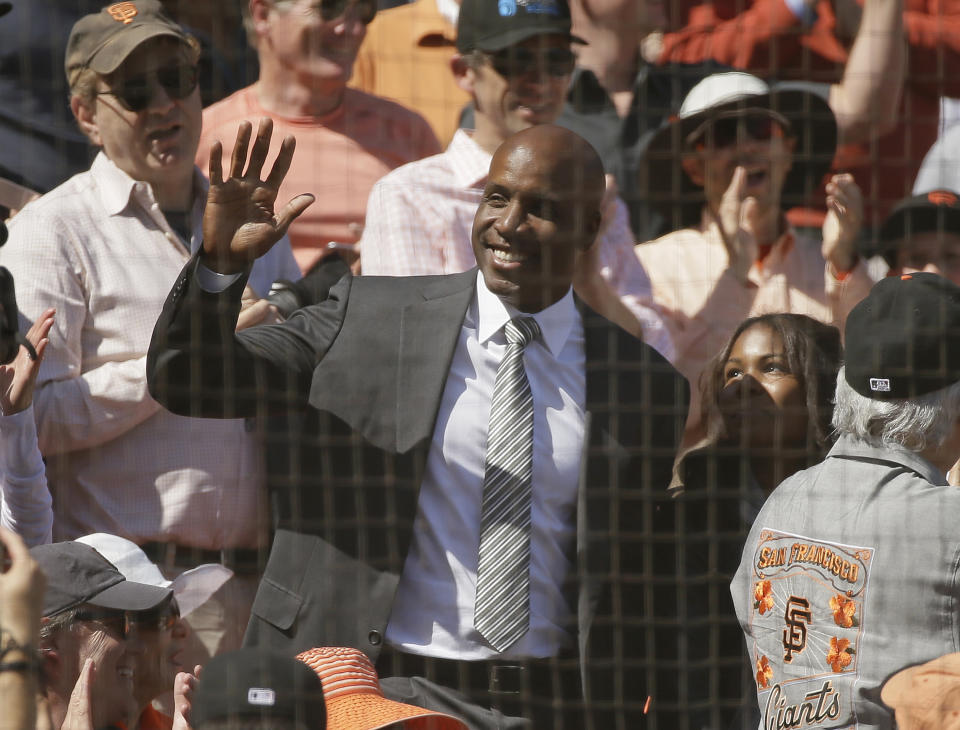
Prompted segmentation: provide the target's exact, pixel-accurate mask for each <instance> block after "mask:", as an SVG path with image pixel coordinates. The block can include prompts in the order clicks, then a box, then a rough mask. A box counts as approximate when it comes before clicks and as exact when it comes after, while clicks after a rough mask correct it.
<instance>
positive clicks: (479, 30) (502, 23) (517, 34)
mask: <svg viewBox="0 0 960 730" xmlns="http://www.w3.org/2000/svg"><path fill="white" fill-rule="evenodd" d="M548 33H560V34H562V35H566V36H570V6H569V5H568V4H567V0H462V2H461V3H460V14H459V15H458V16H457V50H458V51H459V52H460V53H468V52H469V51H500V50H503V49H504V48H509V47H510V46H513V45H516V44H517V43H520V42H521V41H525V40H526V39H527V38H532V37H533V36H538V35H546V34H548ZM571 40H573V37H572V36H571Z"/></svg>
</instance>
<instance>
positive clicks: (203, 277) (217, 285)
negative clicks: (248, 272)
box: [196, 262, 243, 294]
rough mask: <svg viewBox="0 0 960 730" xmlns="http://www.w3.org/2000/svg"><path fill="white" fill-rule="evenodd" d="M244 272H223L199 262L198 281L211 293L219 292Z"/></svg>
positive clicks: (227, 287)
mask: <svg viewBox="0 0 960 730" xmlns="http://www.w3.org/2000/svg"><path fill="white" fill-rule="evenodd" d="M241 276H243V274H221V273H219V272H217V271H214V270H213V269H208V268H207V267H206V266H204V265H203V263H202V262H200V263H198V264H197V273H196V277H197V283H198V284H199V285H200V288H201V289H203V290H204V291H205V292H207V293H209V294H219V293H220V292H224V291H226V290H227V289H229V288H230V285H231V284H233V283H234V282H235V281H236V280H237V279H239V278H240V277H241Z"/></svg>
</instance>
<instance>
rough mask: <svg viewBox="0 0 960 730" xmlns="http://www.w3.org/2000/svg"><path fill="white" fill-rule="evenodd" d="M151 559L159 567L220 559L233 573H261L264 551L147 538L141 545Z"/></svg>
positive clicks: (188, 564) (181, 566)
mask: <svg viewBox="0 0 960 730" xmlns="http://www.w3.org/2000/svg"><path fill="white" fill-rule="evenodd" d="M140 549H141V550H143V552H144V553H146V556H147V557H148V558H150V560H152V561H153V562H154V563H156V564H157V565H159V566H160V567H161V568H166V569H168V570H169V569H172V568H196V567H197V566H198V565H204V564H206V563H219V564H220V565H222V566H224V567H225V568H230V570H232V571H233V572H234V573H238V574H241V575H250V574H254V573H262V572H263V566H264V565H266V561H267V555H266V551H263V552H261V551H260V550H258V549H257V548H224V549H223V550H204V549H203V548H197V547H188V546H186V545H177V544H176V543H173V542H148V543H144V544H143V545H141V546H140Z"/></svg>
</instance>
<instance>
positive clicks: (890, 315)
mask: <svg viewBox="0 0 960 730" xmlns="http://www.w3.org/2000/svg"><path fill="white" fill-rule="evenodd" d="M845 334H846V338H845V346H844V356H845V369H844V376H845V377H846V380H847V383H849V384H850V387H852V388H853V389H854V390H856V391H857V392H858V393H860V395H863V396H866V397H867V398H873V399H877V400H889V399H897V398H914V397H916V396H920V395H924V394H925V393H932V392H933V391H936V390H940V389H941V388H946V387H948V386H950V385H952V384H953V383H955V382H957V381H958V380H960V287H958V286H956V285H955V284H953V283H951V282H950V281H948V280H947V279H944V278H943V277H941V276H937V275H936V274H928V273H915V274H903V275H902V276H891V277H889V278H886V279H883V280H882V281H880V282H878V283H877V284H876V285H874V287H873V289H871V290H870V293H869V294H868V295H867V297H866V299H864V300H863V301H861V302H860V303H859V304H857V306H856V307H854V308H853V310H852V311H851V312H850V315H849V316H848V317H847V324H846V332H845Z"/></svg>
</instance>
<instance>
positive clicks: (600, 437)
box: [147, 259, 687, 727]
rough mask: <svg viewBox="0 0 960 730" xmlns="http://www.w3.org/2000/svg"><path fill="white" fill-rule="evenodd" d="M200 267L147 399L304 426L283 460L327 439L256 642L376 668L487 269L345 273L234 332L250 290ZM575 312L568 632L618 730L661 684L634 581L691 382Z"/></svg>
mask: <svg viewBox="0 0 960 730" xmlns="http://www.w3.org/2000/svg"><path fill="white" fill-rule="evenodd" d="M195 266H196V259H194V260H193V261H191V262H190V264H188V265H187V267H186V268H185V269H184V271H183V272H182V273H181V276H180V277H179V279H178V280H177V282H176V284H175V285H174V288H173V290H172V291H171V293H170V296H169V298H168V300H167V302H166V304H165V306H164V310H163V313H162V315H161V317H160V320H159V321H158V323H157V327H156V330H155V331H154V335H153V342H152V343H151V347H150V352H149V356H148V365H147V369H148V379H149V384H150V392H151V394H152V395H153V396H154V398H156V399H157V400H158V401H160V402H161V403H162V404H164V405H165V406H166V407H167V408H169V409H170V410H172V411H174V412H176V413H180V414H184V415H194V416H204V417H238V416H253V415H259V416H261V417H263V418H267V419H269V418H272V417H274V416H276V415H277V414H290V413H300V414H302V416H301V417H300V418H301V420H300V421H298V420H297V418H291V417H290V416H289V415H285V416H283V418H284V419H285V421H286V424H287V425H286V428H285V429H283V430H281V432H280V433H279V436H278V437H277V439H276V441H275V443H274V444H273V446H274V450H276V449H277V448H279V449H280V450H282V449H283V448H284V447H285V445H286V444H290V443H294V442H296V441H297V438H296V436H302V434H303V433H304V432H305V427H304V426H303V421H304V420H310V419H312V420H313V425H312V427H311V428H310V429H306V430H310V432H311V433H315V434H317V436H316V438H317V440H316V442H315V444H314V446H315V448H306V449H303V448H296V449H291V451H290V453H289V454H287V464H286V466H285V469H284V470H283V472H284V474H285V477H284V478H283V479H281V480H279V482H284V481H285V484H283V483H277V484H275V488H274V489H273V492H272V499H273V501H274V509H275V511H276V513H277V527H278V530H277V533H276V537H275V540H274V544H273V549H272V552H271V556H270V559H269V562H268V564H267V568H266V571H265V575H264V579H263V581H262V583H261V586H260V589H259V592H258V594H257V598H256V601H255V603H254V606H253V614H254V616H253V618H252V620H251V625H250V627H249V629H248V633H247V642H248V643H253V642H257V643H266V644H270V645H274V646H277V647H283V648H285V649H287V650H295V651H298V650H302V649H305V648H308V647H312V646H336V645H344V646H353V647H357V648H360V649H362V650H364V651H365V652H366V653H367V654H368V655H370V656H371V658H372V659H373V660H374V661H375V660H376V657H377V655H378V653H379V650H380V647H381V644H382V640H383V632H384V630H385V627H386V625H387V621H388V619H389V616H390V609H391V602H392V598H393V594H394V591H395V589H396V586H397V583H398V580H399V575H400V572H401V570H402V567H403V563H404V559H405V557H406V553H407V548H408V546H409V544H410V537H411V532H412V526H413V520H414V516H415V514H416V506H417V495H418V490H419V485H420V481H421V477H422V474H423V469H424V464H425V460H426V454H427V450H428V448H429V445H430V440H431V438H432V433H433V427H434V420H435V418H436V414H437V410H438V408H439V404H440V399H441V396H442V394H443V390H444V386H445V383H446V379H447V372H448V370H449V367H450V362H451V360H452V357H453V353H454V349H455V347H456V344H457V341H458V338H459V335H460V329H461V325H462V322H463V318H464V315H465V313H466V310H467V307H468V306H469V304H470V301H471V298H472V297H473V294H474V289H475V280H476V270H472V271H469V272H465V273H463V274H455V275H451V276H429V277H402V278H392V277H358V278H352V277H349V276H348V277H346V278H344V279H343V280H342V281H341V282H339V283H338V284H337V285H336V286H335V287H334V288H333V289H332V290H331V292H330V297H329V298H328V299H327V300H325V301H324V302H322V303H320V304H317V305H314V306H310V307H307V308H304V309H302V310H300V311H299V312H297V313H296V314H295V315H294V316H292V317H291V318H290V319H289V320H288V321H287V322H286V323H285V324H284V325H280V326H270V327H257V328H253V329H252V330H249V331H246V332H242V333H240V334H238V335H236V336H234V334H233V324H234V322H235V321H236V313H237V311H238V310H239V305H240V295H241V292H242V289H243V281H242V280H241V281H238V282H236V283H235V284H234V285H233V286H232V287H230V289H228V290H227V291H226V292H224V293H223V294H220V295H216V294H209V293H206V292H203V291H202V290H201V289H200V287H199V286H197V285H196V283H195V282H194V274H193V272H194V268H195ZM578 306H580V310H581V312H582V316H583V323H584V336H585V348H586V362H587V366H586V370H587V372H586V408H587V411H588V423H589V435H588V438H587V439H586V443H585V457H586V458H585V459H584V462H583V464H582V467H581V469H582V479H581V486H580V490H579V496H578V509H577V525H576V527H577V554H576V556H575V558H574V563H573V564H574V565H575V566H576V575H573V576H571V586H570V588H571V593H570V595H571V599H572V600H571V605H572V606H574V607H575V613H576V616H575V617H574V620H575V621H576V626H575V627H574V626H571V629H572V631H571V633H573V634H575V635H576V636H577V637H578V641H577V644H578V646H577V650H578V651H577V652H576V656H578V657H579V662H580V667H581V676H582V679H583V681H584V693H585V697H586V702H587V703H588V705H589V706H590V708H591V714H592V716H593V717H594V718H595V722H596V723H597V726H602V727H617V726H619V723H622V722H627V723H628V725H629V723H630V722H631V721H630V718H631V717H633V718H639V717H640V712H641V710H642V707H643V703H644V700H645V698H646V695H647V693H648V692H647V689H649V688H647V687H646V686H645V681H644V677H645V676H646V670H647V669H649V667H648V665H647V663H646V660H645V654H646V653H647V652H646V649H645V647H646V646H647V644H648V641H651V640H652V638H653V633H654V629H655V627H650V626H647V625H645V624H644V610H645V604H646V598H645V591H644V590H643V589H642V586H641V583H640V579H641V577H642V576H643V575H644V574H645V572H647V570H648V566H649V564H650V563H649V561H650V560H651V559H652V558H653V557H654V555H653V553H654V552H655V547H656V546H655V545H654V546H653V547H651V546H650V545H648V538H649V535H648V533H647V531H648V530H650V529H652V526H653V525H654V523H655V520H654V519H653V512H654V511H655V510H656V508H657V505H658V504H659V503H660V502H661V501H663V500H666V499H667V498H666V494H665V489H664V485H666V484H667V483H668V482H669V473H670V467H671V464H672V460H673V456H674V452H675V448H676V444H677V443H678V440H679V437H680V435H681V432H682V428H683V421H684V418H685V415H686V410H687V409H686V401H687V384H686V381H685V380H684V379H683V378H682V377H681V376H680V375H679V374H678V373H677V372H676V371H675V370H674V369H673V367H672V366H670V365H669V364H668V363H667V362H666V361H665V360H664V359H663V358H662V357H661V356H660V355H659V354H658V353H657V352H656V351H654V350H653V349H652V348H650V347H648V346H647V345H645V344H644V343H642V342H640V341H639V340H637V339H636V338H634V337H632V336H631V335H629V334H628V333H626V332H624V331H623V330H621V329H620V328H618V327H616V326H615V325H613V324H611V323H610V322H608V321H607V320H605V319H604V318H602V317H601V316H600V315H598V314H596V313H594V312H592V311H591V310H589V309H588V308H586V307H583V306H582V305H578ZM305 400H309V403H310V405H311V406H313V409H303V408H302V405H303V403H304V401H305ZM298 406H299V408H298ZM291 424H292V425H291ZM291 433H293V434H294V436H295V437H294V438H291ZM269 436H270V434H268V437H269ZM535 488H536V487H535ZM574 661H578V659H576V658H575V659H574ZM571 701H574V702H575V701H576V700H575V699H574V698H571ZM594 710H595V711H594ZM629 726H632V725H629Z"/></svg>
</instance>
